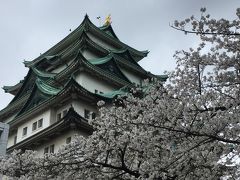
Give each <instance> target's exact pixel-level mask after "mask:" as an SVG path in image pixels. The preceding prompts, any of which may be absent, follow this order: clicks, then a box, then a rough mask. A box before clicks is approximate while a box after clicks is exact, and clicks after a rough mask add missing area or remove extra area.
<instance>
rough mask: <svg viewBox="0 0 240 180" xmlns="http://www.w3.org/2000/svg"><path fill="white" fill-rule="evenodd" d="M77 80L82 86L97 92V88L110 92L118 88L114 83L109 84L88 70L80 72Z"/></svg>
mask: <svg viewBox="0 0 240 180" xmlns="http://www.w3.org/2000/svg"><path fill="white" fill-rule="evenodd" d="M76 81H77V82H78V83H79V84H80V85H81V86H83V87H84V88H86V89H87V90H89V91H90V92H93V93H95V89H96V90H98V91H101V92H110V91H114V90H116V88H114V87H113V85H111V84H108V83H107V82H105V81H103V80H100V79H97V78H95V77H93V76H92V75H90V74H88V73H86V72H81V73H79V74H78V75H77V76H76Z"/></svg>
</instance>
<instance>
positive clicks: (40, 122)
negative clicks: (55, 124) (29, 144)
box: [38, 119, 43, 128]
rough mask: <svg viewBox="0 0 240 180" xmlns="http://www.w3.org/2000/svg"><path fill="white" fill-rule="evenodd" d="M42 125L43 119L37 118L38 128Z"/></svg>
mask: <svg viewBox="0 0 240 180" xmlns="http://www.w3.org/2000/svg"><path fill="white" fill-rule="evenodd" d="M42 126H43V119H39V120H38V128H41V127H42Z"/></svg>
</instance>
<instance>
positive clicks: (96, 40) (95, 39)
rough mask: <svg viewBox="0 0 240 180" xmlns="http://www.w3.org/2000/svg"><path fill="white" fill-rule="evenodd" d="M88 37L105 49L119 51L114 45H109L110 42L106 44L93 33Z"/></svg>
mask: <svg viewBox="0 0 240 180" xmlns="http://www.w3.org/2000/svg"><path fill="white" fill-rule="evenodd" d="M87 35H88V37H89V38H90V39H91V40H92V41H94V42H95V43H97V44H98V45H100V46H102V47H103V48H105V49H111V50H114V49H117V48H116V47H114V46H113V45H111V44H109V42H105V41H103V40H102V39H100V38H99V37H97V36H95V35H93V34H91V33H87Z"/></svg>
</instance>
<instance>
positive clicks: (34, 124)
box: [32, 121, 37, 131]
mask: <svg viewBox="0 0 240 180" xmlns="http://www.w3.org/2000/svg"><path fill="white" fill-rule="evenodd" d="M36 129H37V121H36V122H34V123H33V124H32V131H35V130H36Z"/></svg>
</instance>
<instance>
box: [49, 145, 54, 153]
mask: <svg viewBox="0 0 240 180" xmlns="http://www.w3.org/2000/svg"><path fill="white" fill-rule="evenodd" d="M49 152H50V153H54V144H52V145H51V146H50V148H49Z"/></svg>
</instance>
